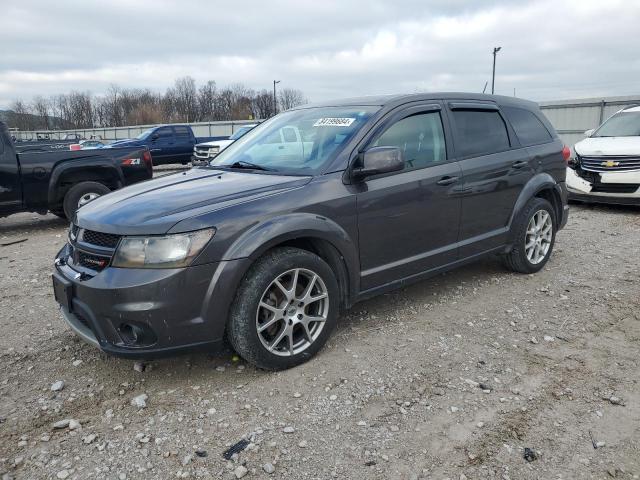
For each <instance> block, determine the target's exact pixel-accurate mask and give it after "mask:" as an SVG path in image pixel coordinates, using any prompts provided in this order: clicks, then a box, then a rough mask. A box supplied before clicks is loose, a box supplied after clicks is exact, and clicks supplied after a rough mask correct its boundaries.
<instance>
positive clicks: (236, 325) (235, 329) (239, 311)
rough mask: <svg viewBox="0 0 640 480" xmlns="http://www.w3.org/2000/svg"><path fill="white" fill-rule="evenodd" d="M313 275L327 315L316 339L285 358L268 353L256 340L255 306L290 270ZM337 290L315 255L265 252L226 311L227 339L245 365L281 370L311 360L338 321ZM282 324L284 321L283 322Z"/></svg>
mask: <svg viewBox="0 0 640 480" xmlns="http://www.w3.org/2000/svg"><path fill="white" fill-rule="evenodd" d="M297 268H301V269H307V270H309V271H311V272H313V273H315V274H317V275H318V276H319V277H320V279H321V280H322V282H324V286H325V287H326V291H327V295H328V299H327V300H328V312H327V315H326V321H325V322H324V327H323V328H322V330H321V331H320V333H319V335H318V337H317V338H316V339H315V340H314V341H313V342H311V343H310V344H309V345H308V346H307V347H306V349H305V350H303V351H300V352H298V353H296V354H293V355H289V356H280V355H277V354H274V353H272V352H270V351H269V350H268V349H267V347H266V346H265V345H263V343H262V341H261V340H260V338H259V334H258V331H257V325H256V315H257V312H258V305H259V303H260V301H261V300H262V298H263V295H264V294H265V292H266V290H267V288H269V286H270V285H271V284H272V282H273V281H274V280H275V279H276V278H278V277H280V275H282V274H284V273H285V272H287V271H290V270H292V269H297ZM338 297H339V289H338V282H337V280H336V276H335V274H334V272H333V271H332V269H331V267H329V265H327V263H326V262H325V261H324V260H322V259H321V258H320V257H318V256H317V255H315V254H313V253H311V252H308V251H306V250H301V249H298V248H291V247H282V248H276V249H274V250H271V251H270V252H267V253H266V254H265V255H264V256H262V257H261V258H260V259H258V260H257V261H256V262H255V264H253V265H252V266H251V268H250V269H249V271H248V272H247V274H246V275H245V277H244V279H243V280H242V282H241V284H240V287H239V289H238V292H237V293H236V296H235V298H234V301H233V304H232V306H231V309H230V314H229V320H228V323H227V330H226V332H227V338H228V339H229V342H230V343H231V346H232V347H233V348H234V350H235V351H236V352H237V353H238V354H239V355H240V356H241V357H242V358H244V359H245V360H246V361H247V362H249V363H251V364H253V365H255V366H256V367H258V368H262V369H265V370H283V369H286V368H291V367H294V366H296V365H300V364H301V363H303V362H306V361H307V360H309V359H310V358H312V357H313V356H314V355H315V354H316V353H317V352H318V351H319V350H320V349H321V348H322V346H323V345H324V344H325V343H326V341H327V339H328V338H329V336H330V335H331V331H332V330H333V329H334V327H335V325H336V323H337V321H338V314H339V312H338V310H339V305H340V301H339V298H338ZM283 322H285V325H286V320H283Z"/></svg>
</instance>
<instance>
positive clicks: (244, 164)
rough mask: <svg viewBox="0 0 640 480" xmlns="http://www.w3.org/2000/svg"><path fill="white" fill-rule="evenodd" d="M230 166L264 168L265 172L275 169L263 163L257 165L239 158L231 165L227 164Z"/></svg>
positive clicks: (252, 168) (248, 168) (249, 168)
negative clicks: (264, 165)
mask: <svg viewBox="0 0 640 480" xmlns="http://www.w3.org/2000/svg"><path fill="white" fill-rule="evenodd" d="M226 166H228V167H229V168H245V169H247V170H263V171H265V172H272V171H273V169H271V168H267V167H263V166H262V165H256V164H255V163H251V162H246V161H244V160H238V161H237V162H233V163H232V164H231V165H226Z"/></svg>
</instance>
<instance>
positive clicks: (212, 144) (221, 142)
mask: <svg viewBox="0 0 640 480" xmlns="http://www.w3.org/2000/svg"><path fill="white" fill-rule="evenodd" d="M233 142H234V141H233V140H213V141H211V142H204V143H198V144H197V145H196V147H215V146H218V147H226V146H227V145H229V144H231V143H233Z"/></svg>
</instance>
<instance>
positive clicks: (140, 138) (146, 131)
mask: <svg viewBox="0 0 640 480" xmlns="http://www.w3.org/2000/svg"><path fill="white" fill-rule="evenodd" d="M153 130H155V129H153V128H150V129H148V130H145V131H144V132H142V133H141V134H140V135H138V136H137V137H136V139H138V140H144V139H145V138H147V137H148V136H149V135H151V132H153Z"/></svg>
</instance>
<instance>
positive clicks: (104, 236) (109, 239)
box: [81, 230, 120, 248]
mask: <svg viewBox="0 0 640 480" xmlns="http://www.w3.org/2000/svg"><path fill="white" fill-rule="evenodd" d="M81 240H82V241H83V242H85V243H90V244H92V245H97V246H98V247H105V248H116V245H117V244H118V241H119V240H120V235H114V234H112V233H101V232H94V231H93V230H83V231H82V238H81Z"/></svg>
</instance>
